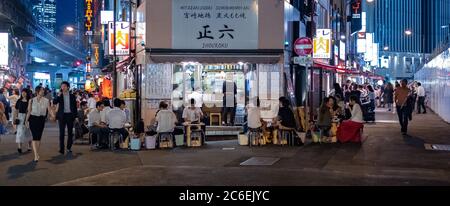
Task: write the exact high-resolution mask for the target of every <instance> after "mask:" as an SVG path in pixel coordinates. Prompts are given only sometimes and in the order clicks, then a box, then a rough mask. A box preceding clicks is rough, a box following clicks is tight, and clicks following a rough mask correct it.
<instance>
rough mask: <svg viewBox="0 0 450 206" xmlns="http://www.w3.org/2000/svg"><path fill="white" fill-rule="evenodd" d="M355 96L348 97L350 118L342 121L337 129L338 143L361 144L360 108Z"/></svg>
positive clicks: (361, 123) (361, 117) (361, 120)
mask: <svg viewBox="0 0 450 206" xmlns="http://www.w3.org/2000/svg"><path fill="white" fill-rule="evenodd" d="M357 102H358V97H357V96H353V95H352V96H350V102H349V104H350V106H352V109H351V118H350V120H346V121H343V122H342V123H341V125H340V126H339V128H338V131H337V138H338V140H339V141H340V142H342V143H344V142H361V129H362V128H364V124H363V122H364V121H363V115H362V110H361V106H360V105H359V104H358V103H357Z"/></svg>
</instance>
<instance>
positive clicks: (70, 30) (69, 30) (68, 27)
mask: <svg viewBox="0 0 450 206" xmlns="http://www.w3.org/2000/svg"><path fill="white" fill-rule="evenodd" d="M74 30H75V29H74V28H73V27H72V26H66V31H68V32H73V31H74Z"/></svg>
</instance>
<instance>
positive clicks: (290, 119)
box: [0, 80, 426, 162]
mask: <svg viewBox="0 0 450 206" xmlns="http://www.w3.org/2000/svg"><path fill="white" fill-rule="evenodd" d="M224 87H225V86H224ZM229 87H230V88H227V89H225V90H228V91H231V92H228V93H230V94H229V95H231V98H228V99H227V101H228V102H233V101H234V102H235V103H234V104H233V103H230V104H227V105H225V106H224V109H223V113H224V116H225V118H224V117H222V118H223V122H225V125H232V124H234V121H233V118H231V120H230V122H231V124H230V123H228V120H227V118H226V116H227V113H230V112H231V114H230V116H231V117H234V115H233V112H234V110H235V109H234V110H233V109H230V108H228V107H236V101H235V93H236V91H233V90H236V89H235V85H233V84H230V86H229ZM233 87H234V88H233ZM4 93H5V89H0V133H1V134H5V133H6V132H7V131H6V128H7V127H8V124H9V120H10V119H11V120H12V123H13V131H14V133H15V135H16V143H17V150H18V153H23V151H24V150H27V151H28V152H31V151H33V154H34V161H36V162H37V161H38V160H39V147H40V140H41V138H42V134H43V131H44V128H45V123H46V120H58V125H59V153H61V154H65V152H66V151H67V152H68V153H70V152H72V145H73V140H74V134H73V129H74V127H75V129H76V131H77V132H76V133H77V134H78V135H81V136H83V135H84V134H87V133H91V134H92V135H94V136H96V138H93V139H92V141H93V142H92V143H93V144H95V145H96V146H97V147H98V148H106V147H109V145H110V144H109V142H108V141H109V138H108V137H109V134H110V133H112V132H114V133H119V134H120V135H121V136H122V138H123V139H126V138H127V137H128V136H129V135H130V134H129V132H128V131H127V129H126V127H125V125H126V124H127V123H130V121H131V120H130V112H129V110H128V109H127V108H126V103H125V101H123V100H121V99H119V98H116V99H114V100H112V101H111V100H110V99H107V98H103V99H99V98H98V97H97V98H96V97H95V96H94V95H93V94H92V93H88V92H84V91H77V90H73V91H70V84H69V83H68V82H62V83H61V90H60V92H59V93H58V94H56V93H53V94H52V92H51V91H50V90H49V89H48V88H44V87H42V86H41V85H39V86H37V87H36V88H35V89H34V90H31V89H30V88H24V89H22V91H19V90H14V91H13V92H12V95H9V96H7V95H5V94H4ZM228 93H226V91H224V94H227V95H228ZM425 97H426V93H425V90H424V88H423V86H422V85H421V83H420V82H411V83H410V84H408V81H407V80H402V81H400V82H395V86H394V85H393V84H391V83H390V82H387V83H385V84H383V85H378V86H375V87H373V86H372V85H370V84H365V85H358V84H356V83H354V82H352V81H350V80H348V81H347V82H346V83H345V84H343V85H342V87H341V85H340V84H338V83H335V84H334V85H333V89H332V90H331V91H330V93H329V94H328V95H327V97H325V98H324V99H323V101H322V103H321V105H320V107H319V108H318V109H317V118H316V119H315V123H314V125H313V126H314V127H315V129H317V130H319V131H320V133H321V135H322V136H323V138H324V139H323V141H325V142H332V141H333V136H336V138H337V140H339V141H340V142H360V141H361V131H362V128H363V127H364V126H363V125H364V122H367V121H375V112H374V111H375V108H376V107H380V108H385V107H387V109H388V111H392V112H394V113H397V115H398V118H399V122H400V125H401V132H402V133H403V134H405V135H406V134H407V130H408V121H410V120H411V119H412V112H413V111H414V110H415V107H416V104H417V113H418V114H420V113H422V110H423V113H426V107H425ZM224 99H225V95H224ZM111 102H112V105H111ZM394 108H395V110H394ZM246 109H247V110H246V111H247V121H246V124H245V125H244V131H247V130H250V131H262V130H274V129H279V130H289V131H298V130H299V125H297V124H296V123H297V121H296V118H295V115H294V110H293V108H292V106H291V103H290V100H289V99H288V98H286V97H280V98H279V109H278V113H277V116H276V118H274V119H272V120H270V121H267V120H266V121H265V120H263V119H262V118H261V109H260V100H259V98H258V97H256V98H254V99H251V100H249V104H248V105H247V107H246ZM154 119H155V122H154V123H153V124H152V125H154V128H155V129H154V130H155V131H154V132H155V133H172V132H175V128H176V125H177V124H180V123H185V124H199V125H202V124H200V123H205V124H203V125H202V126H201V127H199V128H198V129H199V130H202V131H203V134H204V132H205V126H204V125H206V122H207V121H206V119H207V115H205V114H204V113H203V111H202V108H201V106H200V107H199V106H198V104H196V100H195V99H194V98H192V99H190V104H188V105H187V106H186V107H185V108H184V109H183V111H182V115H181V119H180V120H181V121H179V117H177V115H176V114H175V113H174V111H173V110H172V109H170V108H169V104H168V103H167V102H165V101H162V102H160V105H159V110H158V111H157V112H156V115H155V118H154ZM336 125H338V126H337V128H336ZM66 128H67V131H68V132H67V134H68V135H67V143H66V144H65V142H66V141H65V140H66V138H65V131H66ZM202 140H203V141H202V143H204V138H203V139H202ZM302 142H304V139H302ZM119 146H120V145H119V142H117V143H116V145H115V147H119Z"/></svg>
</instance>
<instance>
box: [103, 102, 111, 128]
mask: <svg viewBox="0 0 450 206" xmlns="http://www.w3.org/2000/svg"><path fill="white" fill-rule="evenodd" d="M103 106H104V108H103V110H102V111H101V112H100V117H101V119H102V122H105V123H106V114H108V113H109V111H111V104H110V103H109V99H105V100H103Z"/></svg>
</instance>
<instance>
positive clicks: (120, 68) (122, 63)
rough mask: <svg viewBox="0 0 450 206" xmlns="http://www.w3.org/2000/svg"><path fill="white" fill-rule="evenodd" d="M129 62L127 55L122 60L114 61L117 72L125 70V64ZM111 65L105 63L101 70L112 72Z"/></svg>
mask: <svg viewBox="0 0 450 206" xmlns="http://www.w3.org/2000/svg"><path fill="white" fill-rule="evenodd" d="M129 64H130V57H129V56H127V57H125V59H123V60H122V61H120V62H117V63H116V70H117V71H118V72H119V71H125V69H126V66H128V65H129ZM112 67H113V64H112V63H110V64H108V65H106V66H105V67H103V69H102V72H112V71H113V68H112Z"/></svg>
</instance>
